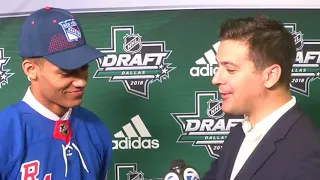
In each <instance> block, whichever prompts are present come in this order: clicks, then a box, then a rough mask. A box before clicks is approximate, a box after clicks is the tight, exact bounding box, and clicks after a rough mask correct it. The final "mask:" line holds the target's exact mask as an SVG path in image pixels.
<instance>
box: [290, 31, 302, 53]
mask: <svg viewBox="0 0 320 180" xmlns="http://www.w3.org/2000/svg"><path fill="white" fill-rule="evenodd" d="M291 34H292V36H293V38H294V42H295V44H296V50H297V51H300V50H301V49H302V48H303V45H304V43H303V34H302V33H301V31H299V32H297V31H292V32H291Z"/></svg>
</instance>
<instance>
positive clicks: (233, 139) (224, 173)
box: [217, 123, 244, 180]
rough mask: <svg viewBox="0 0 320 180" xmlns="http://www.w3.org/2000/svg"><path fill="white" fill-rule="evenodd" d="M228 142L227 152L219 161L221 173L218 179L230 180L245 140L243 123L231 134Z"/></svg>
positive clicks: (225, 145) (225, 146)
mask: <svg viewBox="0 0 320 180" xmlns="http://www.w3.org/2000/svg"><path fill="white" fill-rule="evenodd" d="M228 139H229V140H228V142H227V143H226V144H224V147H223V148H225V149H226V150H227V151H225V152H224V154H223V156H222V158H223V159H222V158H221V159H219V166H220V167H221V168H219V169H220V170H221V171H220V172H218V173H219V175H218V177H219V178H217V179H221V180H225V179H230V176H231V172H232V168H233V164H234V161H235V159H236V157H237V154H238V151H239V149H240V146H241V144H242V141H243V139H244V132H243V130H242V126H241V123H240V124H239V125H237V126H236V127H234V129H233V131H232V133H230V134H229V137H228Z"/></svg>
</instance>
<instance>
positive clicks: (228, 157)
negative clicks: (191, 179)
mask: <svg viewBox="0 0 320 180" xmlns="http://www.w3.org/2000/svg"><path fill="white" fill-rule="evenodd" d="M241 125H242V124H241V123H239V124H238V125H237V126H236V127H234V128H232V129H231V132H230V134H229V136H228V138H227V139H226V141H225V142H224V147H223V150H222V151H221V153H220V156H219V159H217V160H215V161H214V162H213V163H212V164H211V169H210V170H209V171H208V172H207V173H206V174H205V175H204V177H203V178H202V180H230V176H231V172H232V168H233V164H234V162H235V159H236V156H237V153H238V150H239V148H240V146H241V144H242V141H243V139H244V132H243V130H242V127H241ZM235 180H320V132H319V129H318V127H317V126H316V125H315V124H314V123H313V122H312V121H311V120H310V119H309V118H308V117H307V116H306V115H304V114H303V113H302V112H301V111H300V110H299V108H298V107H297V105H295V106H294V107H292V108H291V109H290V110H289V111H288V112H287V113H285V114H284V115H283V116H282V117H281V118H280V119H279V120H278V121H277V122H276V123H275V124H274V126H273V127H272V128H271V129H270V130H269V131H268V133H267V134H266V135H265V136H264V137H263V139H262V140H261V141H260V143H259V145H258V146H257V147H256V149H255V150H254V151H253V152H252V154H251V156H250V157H249V158H248V160H247V161H246V162H245V164H244V165H243V167H242V169H240V171H239V173H238V175H237V176H236V177H235Z"/></svg>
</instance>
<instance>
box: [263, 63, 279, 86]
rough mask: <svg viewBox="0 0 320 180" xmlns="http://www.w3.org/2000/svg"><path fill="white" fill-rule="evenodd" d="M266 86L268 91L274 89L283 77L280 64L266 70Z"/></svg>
mask: <svg viewBox="0 0 320 180" xmlns="http://www.w3.org/2000/svg"><path fill="white" fill-rule="evenodd" d="M263 73H264V86H265V87H266V88H268V89H270V88H272V87H273V86H274V85H275V84H277V82H278V81H279V79H280V77H281V73H282V70H281V67H280V66H279V65H278V64H273V65H271V66H269V67H267V68H266V69H265V70H264V72H263Z"/></svg>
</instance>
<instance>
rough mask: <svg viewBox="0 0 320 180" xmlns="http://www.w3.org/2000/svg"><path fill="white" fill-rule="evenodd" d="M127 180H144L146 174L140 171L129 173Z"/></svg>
mask: <svg viewBox="0 0 320 180" xmlns="http://www.w3.org/2000/svg"><path fill="white" fill-rule="evenodd" d="M127 180H144V174H143V172H141V171H140V172H138V171H134V172H131V171H130V172H129V173H128V174H127Z"/></svg>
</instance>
